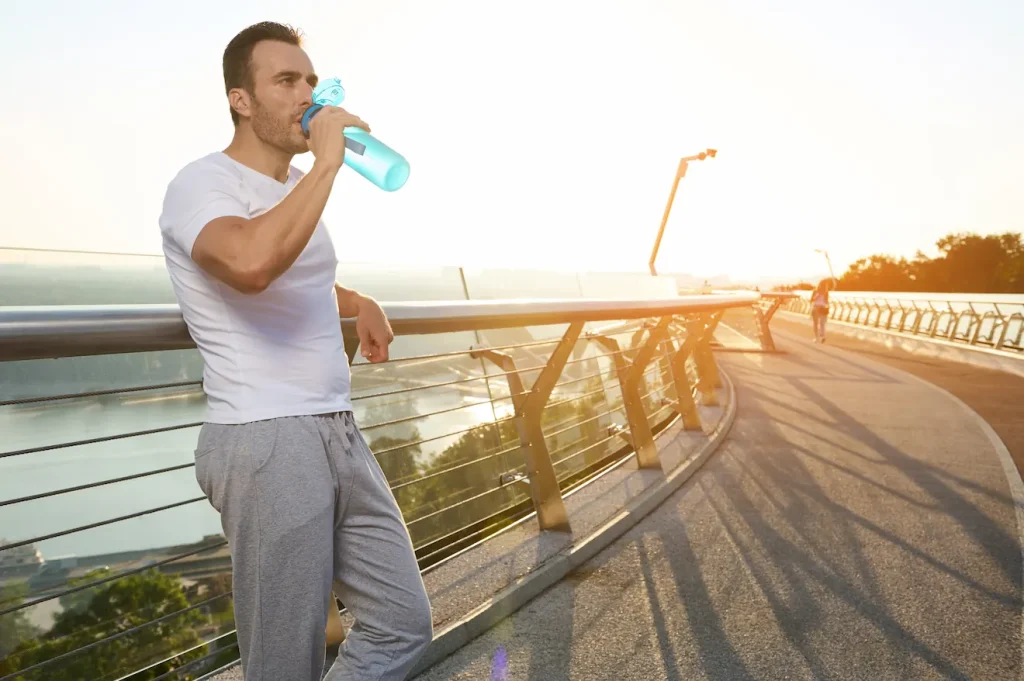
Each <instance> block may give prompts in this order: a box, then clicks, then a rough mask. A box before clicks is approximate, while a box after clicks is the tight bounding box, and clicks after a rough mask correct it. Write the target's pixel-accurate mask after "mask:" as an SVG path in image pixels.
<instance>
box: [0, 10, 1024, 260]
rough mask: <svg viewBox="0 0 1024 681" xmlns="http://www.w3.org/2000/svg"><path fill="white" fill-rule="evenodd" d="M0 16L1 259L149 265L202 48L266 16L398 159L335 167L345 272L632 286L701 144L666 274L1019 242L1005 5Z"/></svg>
mask: <svg viewBox="0 0 1024 681" xmlns="http://www.w3.org/2000/svg"><path fill="white" fill-rule="evenodd" d="M0 2H3V5H4V7H3V13H4V22H3V26H2V27H0V37H2V38H3V39H2V40H0V58H2V60H3V63H4V64H5V65H6V68H5V76H4V81H5V87H4V88H3V89H2V90H0V98H2V100H0V104H2V106H0V148H2V149H3V150H4V151H3V153H4V160H5V162H4V163H2V164H0V191H2V195H0V198H2V201H3V202H2V205H3V207H4V210H3V212H2V217H0V247H4V246H6V247H19V248H51V249H79V250H87V251H111V252H118V253H159V252H160V235H159V228H158V226H157V219H158V217H159V213H160V209H161V203H162V199H163V194H164V191H165V189H166V187H167V183H168V182H169V181H170V180H171V179H172V178H173V176H174V174H175V173H176V172H177V171H178V170H179V169H180V168H181V167H182V166H183V165H185V164H186V163H188V162H189V161H191V160H193V159H195V158H198V157H200V156H203V155H205V154H207V153H210V152H212V151H218V150H221V149H223V148H224V147H225V146H226V145H227V144H228V142H229V141H230V137H231V133H232V127H231V122H230V117H229V114H228V107H227V103H226V100H225V95H224V89H223V76H222V73H221V61H220V60H221V56H222V52H223V49H224V46H225V45H226V44H227V42H228V41H229V40H230V38H231V37H232V36H233V35H234V34H235V33H236V32H238V31H239V30H241V29H242V28H244V27H245V26H247V25H249V24H251V23H254V22H257V21H262V20H274V21H281V22H284V23H290V24H292V25H295V26H297V27H299V28H301V29H302V30H303V32H304V33H305V36H306V44H305V47H306V49H307V52H308V53H309V54H310V56H311V58H312V60H313V64H314V66H315V67H316V69H317V71H318V73H319V75H320V76H321V77H331V76H338V77H340V78H341V79H342V82H343V84H344V85H345V87H346V90H347V93H348V97H347V99H346V102H345V104H344V106H345V107H346V108H348V109H349V110H350V111H352V112H353V113H356V114H357V115H359V116H360V117H362V118H363V119H364V120H366V121H367V122H369V123H370V125H371V126H372V128H373V131H374V134H375V136H377V137H378V138H379V139H381V140H382V141H384V142H385V143H386V144H388V145H389V146H391V147H393V148H394V149H396V150H397V151H399V152H400V153H402V154H403V155H404V156H405V157H406V158H407V159H408V160H409V162H410V165H411V168H412V174H411V177H410V179H409V181H408V183H407V184H406V186H405V187H403V188H402V189H400V190H399V191H397V192H394V193H387V192H384V191H381V190H380V189H378V188H376V187H375V186H373V185H372V184H370V183H369V182H367V181H366V180H364V179H363V178H361V177H360V176H358V175H357V174H355V173H354V172H352V171H351V170H346V171H345V172H343V173H342V175H341V176H340V179H339V181H338V183H337V185H336V187H335V190H334V192H333V194H332V197H331V201H330V203H329V204H328V207H327V209H326V211H325V214H324V219H325V222H326V224H327V226H328V228H329V230H330V232H331V235H332V238H333V240H334V243H335V246H336V249H337V251H338V257H339V259H340V260H342V261H343V262H365V263H389V264H396V263H403V264H426V263H429V264H449V265H487V266H500V267H523V268H559V269H577V270H645V269H646V263H647V259H648V257H649V254H650V250H651V246H652V244H653V241H654V237H655V235H656V233H657V230H658V226H659V224H660V222H661V219H662V214H663V211H664V210H665V204H666V201H667V199H668V194H669V190H670V188H671V185H672V179H673V177H674V174H675V170H676V166H677V164H678V160H679V158H680V157H682V156H688V155H691V154H695V153H697V152H699V151H701V150H703V149H705V148H709V147H710V148H715V149H717V150H718V156H717V158H715V159H709V160H705V161H703V162H696V163H692V164H691V165H690V167H689V170H688V172H687V175H686V177H685V178H684V180H683V181H682V183H681V184H680V187H679V191H678V194H677V195H676V200H675V203H674V205H673V208H672V212H671V215H670V219H669V222H668V225H667V228H666V236H665V239H664V241H663V243H662V247H661V253H660V256H659V260H658V268H659V270H660V271H662V272H671V271H679V272H688V273H693V274H697V275H700V276H711V275H718V274H727V275H729V276H730V277H732V278H733V279H734V280H742V279H753V278H757V277H794V278H797V277H801V276H805V275H806V274H808V273H820V272H823V271H824V269H825V268H824V263H823V260H822V256H821V255H819V254H816V253H815V252H814V251H815V249H827V250H828V251H829V253H830V254H831V258H832V262H833V264H834V266H835V268H836V270H837V274H838V273H839V272H840V271H842V270H843V269H845V267H846V266H847V265H848V264H849V263H850V262H852V261H854V260H856V259H858V258H861V257H864V256H867V255H869V254H871V253H878V252H884V253H891V254H894V255H907V256H912V255H913V254H914V253H915V252H916V251H917V250H919V249H920V250H923V251H925V252H926V253H927V254H929V255H933V254H934V243H935V241H936V240H937V239H938V238H940V237H941V236H943V235H945V234H946V233H949V232H954V231H975V232H978V233H982V234H985V233H998V232H1003V231H1022V230H1024V191H1022V190H1021V189H1020V187H1021V186H1022V184H1024V182H1022V180H1024V170H1022V165H1021V159H1024V125H1021V124H1020V122H1021V121H1024V41H1021V40H1019V36H1020V35H1024V3H1022V2H1020V1H1019V0H974V1H970V0H962V1H959V2H953V1H951V0H884V1H883V0H862V1H861V2H857V3H849V2H839V1H838V0H829V1H822V0H776V1H774V2H771V3H765V2H761V1H760V0H700V1H698V0H664V1H662V0H616V1H614V2H612V1H600V0H588V1H586V2H585V1H583V0H561V1H558V2H555V1H553V0H544V1H538V0H520V1H519V2H515V3H493V2H479V1H477V2H471V1H470V0H432V1H430V2H424V1H423V0H418V1H417V0H390V1H388V0H378V1H376V2H354V1H349V0H334V1H330V2H328V1H324V2H311V1H305V2H303V1H302V0H293V1H291V2H287V3H283V2H280V1H278V2H268V1H266V0H246V1H245V2H242V1H239V0H217V1H216V2H210V1H208V0H207V1H205V2H198V1H196V0H176V1H175V2H152V1H150V0H96V1H94V2H89V3H85V2H77V1H76V2H71V1H54V0H49V1H47V0H41V1H40V2H38V3H15V2H13V1H12V0H0ZM311 162H312V158H311V157H310V156H309V155H308V154H307V155H303V156H299V157H296V160H295V165H296V166H298V167H300V168H302V169H308V168H309V166H310V165H311Z"/></svg>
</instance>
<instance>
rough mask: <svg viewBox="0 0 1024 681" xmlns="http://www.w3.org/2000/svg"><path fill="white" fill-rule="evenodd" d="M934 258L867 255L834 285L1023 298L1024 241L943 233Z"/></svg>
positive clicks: (1015, 236) (1011, 235)
mask: <svg viewBox="0 0 1024 681" xmlns="http://www.w3.org/2000/svg"><path fill="white" fill-rule="evenodd" d="M935 245H936V247H937V248H938V251H939V256H938V257H936V258H929V257H928V256H926V255H925V254H924V253H922V252H920V251H918V253H917V255H916V256H915V258H914V259H913V260H909V261H908V260H907V259H906V258H899V259H897V258H895V257H893V256H891V255H880V254H876V255H872V256H869V257H867V258H861V259H860V260H858V261H857V262H855V263H853V264H852V265H850V267H849V269H848V270H847V271H846V272H845V273H844V274H843V276H842V277H841V278H840V280H839V288H840V289H842V290H845V291H921V292H934V293H1024V241H1022V237H1021V234H1019V233H1014V232H1007V233H1005V234H990V235H987V236H980V235H978V234H973V233H970V232H964V233H958V234H947V235H946V236H944V237H942V238H941V239H939V240H938V241H937V242H936V244H935Z"/></svg>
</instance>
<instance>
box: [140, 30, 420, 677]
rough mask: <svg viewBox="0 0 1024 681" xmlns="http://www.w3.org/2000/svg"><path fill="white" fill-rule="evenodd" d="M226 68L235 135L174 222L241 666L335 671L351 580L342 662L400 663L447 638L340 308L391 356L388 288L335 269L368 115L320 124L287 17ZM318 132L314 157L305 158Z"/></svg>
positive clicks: (193, 184) (180, 193) (358, 672)
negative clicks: (358, 141) (331, 625)
mask: <svg viewBox="0 0 1024 681" xmlns="http://www.w3.org/2000/svg"><path fill="white" fill-rule="evenodd" d="M223 68H224V86H225V90H226V93H227V104H228V105H229V107H230V114H231V118H232V120H233V121H234V137H233V139H232V140H231V143H230V144H229V145H228V146H227V148H225V149H224V150H223V151H216V152H213V153H210V154H207V155H205V156H203V157H202V158H199V159H197V160H195V161H192V162H191V163H189V164H188V165H186V166H185V167H184V168H183V169H182V170H181V171H180V172H179V173H178V174H177V176H176V177H175V178H174V179H173V180H172V181H171V183H170V185H169V186H168V188H167V194H166V196H165V198H164V204H163V213H162V215H161V216H160V229H161V231H162V233H163V250H164V256H165V259H166V263H167V268H168V271H169V273H170V278H171V283H172V284H173V286H174V292H175V295H176V296H177V298H178V302H179V305H180V307H181V311H182V315H183V316H184V318H185V323H186V324H187V325H188V329H189V331H190V332H191V334H192V337H193V338H194V339H195V342H196V345H197V346H198V347H199V352H200V354H201V355H202V358H203V363H204V367H203V388H204V390H205V391H206V394H207V398H208V399H207V402H208V408H207V412H206V417H205V419H204V420H205V423H204V424H203V427H202V429H201V430H200V432H199V442H198V445H197V447H196V453H195V462H196V465H195V475H196V479H197V480H198V482H199V486H200V488H202V490H203V493H204V494H205V495H206V497H207V498H208V499H209V500H210V503H211V504H212V505H213V507H214V508H215V509H216V510H217V511H218V512H219V513H220V519H221V525H222V527H223V528H224V534H225V535H226V536H227V539H228V543H229V545H230V547H231V562H232V568H233V575H232V578H233V588H234V611H235V626H236V628H237V630H238V648H239V651H240V653H241V658H242V674H243V676H244V677H245V679H246V681H320V676H321V672H322V670H323V665H324V659H325V655H326V640H325V639H326V624H327V617H328V607H329V603H330V606H333V605H334V604H333V602H332V601H333V599H331V587H332V582H333V583H335V584H337V585H338V586H337V593H338V596H339V597H340V598H341V600H342V602H343V603H344V604H345V606H346V608H348V611H349V612H350V613H351V614H352V616H353V617H354V618H355V624H354V625H353V626H352V630H351V632H350V633H349V635H348V637H347V638H346V639H345V643H344V644H343V647H342V649H341V651H340V653H339V655H338V659H337V661H336V662H335V663H334V665H333V666H332V668H331V670H330V671H329V672H328V674H327V679H328V680H329V681H357V680H358V681H364V680H368V679H374V681H401V680H402V679H405V678H406V676H407V674H408V673H409V671H410V670H411V669H412V667H413V665H414V664H415V663H416V661H417V660H418V659H419V657H420V656H421V654H422V653H423V651H424V650H425V649H426V647H427V645H428V644H429V643H430V641H431V636H432V627H433V625H432V622H431V612H430V603H429V601H428V599H427V594H426V590H425V588H424V585H423V580H422V578H421V577H420V572H419V568H418V566H417V564H416V556H415V554H414V553H413V547H412V542H411V541H410V538H409V532H408V530H407V528H406V526H405V524H404V522H403V520H402V514H401V511H400V510H399V507H398V504H397V503H396V502H395V497H394V495H393V494H392V493H391V489H390V488H389V486H388V481H387V479H386V478H385V477H384V474H383V473H382V472H381V469H380V466H379V465H378V464H377V460H376V459H375V458H374V456H373V453H372V452H371V451H370V448H369V447H368V446H367V443H366V440H365V439H364V438H363V435H362V433H361V432H360V430H359V428H358V427H357V426H356V422H355V419H354V417H353V413H352V412H353V405H352V397H351V395H350V390H349V378H350V375H349V363H348V357H347V356H346V354H345V347H344V341H343V339H342V335H341V323H340V318H339V317H346V318H352V317H354V318H356V330H357V331H358V333H359V341H360V345H361V346H362V351H363V356H364V357H366V358H367V359H368V360H369V361H370V362H374V363H376V362H383V361H385V360H387V358H388V346H389V344H390V343H391V341H392V339H393V337H394V335H393V333H392V331H391V326H390V324H389V322H388V320H387V318H386V317H385V316H384V312H383V310H382V309H381V307H380V306H379V305H378V304H377V303H376V302H374V300H373V299H372V298H369V297H367V296H364V295H362V294H359V293H357V292H355V291H352V290H349V289H346V288H342V287H341V286H339V285H337V284H336V283H335V270H336V268H337V265H338V259H337V256H336V254H335V250H334V244H333V242H332V239H331V235H330V234H329V233H328V232H327V228H326V227H325V226H324V223H323V221H322V220H321V219H320V216H321V213H322V212H323V210H324V206H325V205H326V204H327V199H328V197H331V198H335V196H336V195H332V189H333V188H334V185H335V180H336V179H337V177H338V172H339V170H340V169H341V164H342V159H343V157H344V154H345V137H344V135H343V131H344V129H345V128H346V127H347V126H356V127H359V128H363V129H365V130H367V131H368V130H369V127H368V126H367V125H366V123H364V122H363V121H361V120H360V119H359V118H357V117H356V116H354V115H352V114H350V113H348V112H347V111H345V110H344V109H339V108H336V107H325V108H324V109H323V111H322V112H321V113H320V114H318V115H317V116H316V118H314V119H313V121H312V124H311V125H310V134H309V138H308V139H307V138H306V136H305V135H304V134H303V130H302V127H301V126H300V124H299V120H300V118H301V117H302V114H303V112H304V111H305V110H306V109H307V108H309V107H310V106H311V105H312V92H313V88H314V87H315V86H316V84H317V75H316V72H315V71H314V70H313V64H312V63H311V62H310V60H309V57H308V56H307V54H306V52H305V51H304V50H303V49H302V47H301V38H300V36H299V34H298V33H297V32H296V31H295V30H293V29H292V28H290V27H288V26H283V25H281V24H275V23H270V22H265V23H262V24H256V25H255V26H250V27H249V28H247V29H245V30H243V31H242V32H241V33H239V34H238V35H237V36H235V37H234V38H233V39H232V40H231V42H230V43H228V46H227V49H226V50H225V51H224V61H223ZM226 108H227V107H226ZM226 113H228V112H227V111H225V114H226ZM307 151H308V152H312V155H313V157H314V160H313V163H312V168H311V169H310V170H309V172H306V173H303V172H301V171H300V170H298V169H297V168H295V167H294V166H293V165H291V161H292V158H293V157H294V156H295V155H296V154H303V153H305V152H307ZM341 198H342V200H344V197H341ZM345 229H349V230H352V229H359V225H355V224H352V225H347V226H346V227H345ZM342 234H344V232H342Z"/></svg>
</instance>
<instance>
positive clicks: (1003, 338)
mask: <svg viewBox="0 0 1024 681" xmlns="http://www.w3.org/2000/svg"><path fill="white" fill-rule="evenodd" d="M831 296H832V303H833V304H832V305H831V306H830V307H831V309H830V312H829V316H830V317H831V318H832V319H835V320H837V321H841V322H844V323H847V324H853V325H859V326H870V327H879V328H884V329H886V330H887V331H889V332H891V333H897V334H900V335H906V336H924V337H927V338H934V339H939V340H943V341H945V342H948V343H956V344H964V345H971V346H976V347H987V348H991V349H995V350H1003V351H1009V352H1016V353H1020V352H1024V342H1022V341H1024V300H1022V301H1019V302H1018V301H1007V300H999V301H997V300H994V299H986V298H977V299H974V298H966V297H963V298H960V299H958V300H954V299H952V298H950V297H948V296H944V295H943V294H930V293H926V294H915V295H906V294H900V293H892V294H889V293H885V292H880V293H879V292H847V291H835V292H833V293H832V294H831ZM810 297H811V293H810V292H809V291H800V292H798V297H797V298H795V299H793V300H790V301H789V303H788V305H787V309H788V310H789V311H791V312H799V313H807V312H809V310H810ZM879 302H881V303H882V304H884V305H885V307H886V308H887V309H888V310H889V311H890V312H889V315H888V318H887V319H886V324H885V326H884V327H882V324H881V307H880V305H879ZM890 303H892V304H895V305H898V306H899V308H895V307H892V305H891V304H890ZM872 310H879V314H878V315H876V316H874V318H872ZM897 311H902V315H901V318H900V321H899V324H897V325H894V324H893V323H892V322H893V317H894V313H895V312H897ZM862 313H864V314H862ZM911 313H913V314H914V319H913V324H910V325H908V324H907V320H908V319H909V317H910V314H911ZM997 334H998V335H997Z"/></svg>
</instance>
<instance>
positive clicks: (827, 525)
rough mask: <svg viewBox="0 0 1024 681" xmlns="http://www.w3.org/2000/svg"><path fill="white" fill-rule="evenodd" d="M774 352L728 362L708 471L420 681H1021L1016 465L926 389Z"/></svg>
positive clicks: (828, 351) (953, 405) (809, 350)
mask: <svg viewBox="0 0 1024 681" xmlns="http://www.w3.org/2000/svg"><path fill="white" fill-rule="evenodd" d="M779 346H780V349H783V350H786V351H788V354H785V355H722V356H721V357H720V360H721V362H722V365H723V367H724V368H725V369H726V371H728V373H729V375H730V376H731V377H732V378H733V380H734V381H735V383H736V386H737V397H738V403H739V415H738V418H737V420H736V423H735V425H734V426H733V431H732V433H731V434H730V436H729V437H728V439H727V440H726V443H725V444H724V445H723V447H722V448H721V449H720V450H719V452H718V453H717V454H715V456H714V457H712V459H711V460H710V461H709V462H708V463H707V464H706V466H705V467H704V469H703V470H701V471H700V472H698V473H697V475H695V476H694V477H693V478H692V479H691V480H690V481H689V482H687V483H686V484H685V485H684V486H683V487H682V488H681V489H680V491H679V492H677V493H676V494H675V495H674V496H673V497H671V498H670V499H669V500H668V501H667V502H666V503H665V504H664V505H662V506H661V507H660V508H659V509H658V510H656V511H655V512H654V513H652V514H651V515H650V516H649V517H647V518H646V519H644V520H643V521H642V522H641V523H640V524H638V525H637V526H636V527H635V528H634V529H633V530H631V531H630V532H628V533H627V534H626V535H624V536H623V537H622V538H621V539H620V540H619V541H617V542H615V543H614V544H612V545H611V546H610V547H609V548H608V549H606V550H605V551H604V552H602V553H601V554H599V555H598V556H597V557H596V558H594V559H593V560H592V561H590V562H589V563H587V564H586V565H584V567H583V568H581V569H580V570H579V571H577V572H576V573H574V574H573V575H572V576H571V578H569V579H567V580H565V581H563V582H561V583H560V584H558V585H557V586H555V587H553V588H551V589H550V590H549V591H547V592H546V593H544V594H543V595H541V596H540V597H539V598H537V599H536V600H534V601H533V602H531V603H530V604H528V605H527V606H526V607H524V608H523V609H522V610H520V611H519V612H517V613H515V614H514V615H512V616H511V617H509V618H508V619H507V620H505V622H503V623H502V624H501V625H499V626H498V627H496V628H495V629H492V630H491V631H489V632H488V633H486V634H485V635H483V636H482V637H480V638H478V639H477V640H475V641H474V642H472V643H471V644H470V645H468V646H467V647H465V648H464V649H462V650H461V651H459V652H458V653H456V654H455V655H454V656H452V657H451V658H449V659H448V660H446V661H445V662H444V663H442V664H440V665H438V666H437V667H435V668H434V669H432V670H429V671H428V672H426V673H424V674H423V675H421V676H420V677H418V678H419V679H420V681H441V680H444V681H449V680H454V679H474V680H477V679H491V680H492V681H494V680H501V681H512V680H520V679H530V680H531V681H561V680H562V679H573V680H577V679H578V680H581V681H582V680H587V681H590V680H603V679H609V680H611V679H616V680H618V679H623V680H627V681H628V680H633V679H636V680H642V681H656V680H660V679H668V680H671V681H680V680H683V679H712V680H715V681H734V680H745V679H773V680H774V679H858V680H859V679H864V680H871V681H874V680H876V679H878V680H881V679H985V680H1001V679H1017V678H1018V675H1019V674H1020V672H1021V669H1020V665H1021V646H1022V641H1021V570H1022V565H1021V545H1020V539H1019V530H1018V525H1017V519H1016V513H1015V508H1014V503H1013V497H1012V492H1011V488H1010V484H1009V483H1008V477H1007V473H1008V472H1009V473H1010V474H1014V473H1015V471H1014V469H1013V467H1012V465H1011V464H1009V463H1008V459H1007V461H1006V462H1005V463H1004V461H1003V460H1002V459H1001V458H1000V455H999V453H998V447H997V446H996V444H994V443H993V441H992V440H991V439H990V437H989V435H988V434H987V432H986V429H985V428H984V427H983V425H982V424H981V423H980V422H979V419H978V418H977V417H976V416H975V415H974V414H972V413H970V412H968V411H967V410H965V409H964V408H963V406H961V404H960V403H959V402H956V401H954V400H952V399H951V398H950V397H949V396H948V395H947V394H946V393H944V392H942V391H941V390H938V389H936V388H935V387H933V386H932V385H929V384H926V383H924V382H922V381H919V380H916V379H913V378H910V377H907V376H906V375H905V374H901V373H898V372H895V371H893V370H892V369H891V368H889V367H888V366H886V365H885V364H882V363H878V362H871V361H866V360H865V359H864V358H863V357H857V356H856V355H855V354H853V353H850V352H846V351H843V350H839V349H836V348H834V347H832V346H831V345H826V346H821V347H819V346H815V345H812V344H810V343H806V342H802V341H800V342H798V341H795V340H788V339H780V342H779ZM1003 456H1004V457H1005V452H1004V455H1003ZM1015 484H1017V485H1018V489H1019V488H1020V487H1019V485H1020V480H1019V478H1017V479H1016V481H1015Z"/></svg>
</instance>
